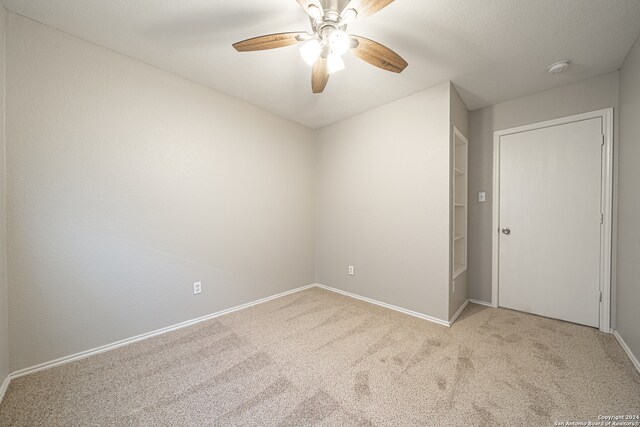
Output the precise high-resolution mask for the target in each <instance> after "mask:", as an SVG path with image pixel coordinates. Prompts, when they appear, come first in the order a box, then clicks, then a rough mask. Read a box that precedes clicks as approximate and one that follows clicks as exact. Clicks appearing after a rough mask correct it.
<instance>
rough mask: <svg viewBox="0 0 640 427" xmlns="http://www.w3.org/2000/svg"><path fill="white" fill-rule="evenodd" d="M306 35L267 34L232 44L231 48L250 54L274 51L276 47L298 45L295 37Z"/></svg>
mask: <svg viewBox="0 0 640 427" xmlns="http://www.w3.org/2000/svg"><path fill="white" fill-rule="evenodd" d="M306 34H307V33H305V32H295V33H277V34H268V35H266V36H259V37H253V38H251V39H247V40H243V41H241V42H238V43H234V44H233V47H234V48H235V49H236V50H237V51H238V52H252V51H255V50H266V49H276V48H278V47H285V46H290V45H292V44H296V43H298V39H297V38H296V37H297V36H303V35H306Z"/></svg>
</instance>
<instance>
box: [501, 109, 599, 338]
mask: <svg viewBox="0 0 640 427" xmlns="http://www.w3.org/2000/svg"><path fill="white" fill-rule="evenodd" d="M602 134H603V132H602V118H601V117H598V118H593V119H588V120H581V121H576V122H572V123H567V124H561V125H557V126H550V127H546V128H541V129H535V130H530V131H525V132H520V133H514V134H509V135H503V136H501V137H500V143H499V149H500V153H499V155H500V169H499V191H500V194H499V197H500V199H499V224H500V238H499V266H498V269H499V272H498V281H499V282H498V286H499V287H498V290H499V291H498V304H499V305H500V306H502V307H506V308H511V309H514V310H520V311H526V312H530V313H534V314H539V315H542V316H547V317H553V318H557V319H562V320H567V321H570V322H575V323H580V324H584V325H589V326H595V327H598V325H599V305H600V304H599V301H600V227H601V212H602V209H601V200H602V198H601V196H602V195H601V185H602V184H601V182H602V181H601V180H602V141H603V136H602Z"/></svg>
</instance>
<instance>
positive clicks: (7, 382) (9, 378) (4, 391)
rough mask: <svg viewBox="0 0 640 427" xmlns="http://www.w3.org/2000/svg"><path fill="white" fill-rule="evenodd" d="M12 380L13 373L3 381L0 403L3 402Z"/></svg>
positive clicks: (0, 390) (0, 389)
mask: <svg viewBox="0 0 640 427" xmlns="http://www.w3.org/2000/svg"><path fill="white" fill-rule="evenodd" d="M10 381H11V375H7V378H5V379H4V381H2V385H0V403H1V402H2V398H3V397H4V394H5V393H6V391H7V389H8V388H9V382H10Z"/></svg>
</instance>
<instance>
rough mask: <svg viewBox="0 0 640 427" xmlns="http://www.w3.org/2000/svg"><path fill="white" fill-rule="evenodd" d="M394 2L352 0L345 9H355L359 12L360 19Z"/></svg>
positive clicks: (390, 0)
mask: <svg viewBox="0 0 640 427" xmlns="http://www.w3.org/2000/svg"><path fill="white" fill-rule="evenodd" d="M391 3H393V0H351V1H350V2H349V4H347V6H346V7H345V8H344V9H343V11H344V10H347V9H355V11H356V12H358V19H361V18H364V17H366V16H369V15H373V14H374V13H376V12H378V11H380V10H381V9H384V8H385V7H387V6H389V5H390V4H391Z"/></svg>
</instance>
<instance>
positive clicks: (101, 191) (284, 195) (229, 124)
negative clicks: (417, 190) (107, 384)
mask: <svg viewBox="0 0 640 427" xmlns="http://www.w3.org/2000/svg"><path fill="white" fill-rule="evenodd" d="M7 25H8V34H7V65H8V66H7V85H6V87H7V104H8V106H9V108H8V109H7V140H6V144H7V173H8V175H7V177H8V185H9V187H8V190H9V191H8V194H7V229H8V236H7V238H8V248H9V252H8V255H9V256H8V266H9V271H8V275H9V283H10V287H11V289H10V295H9V302H10V308H11V311H10V313H9V315H10V323H11V331H10V362H11V369H12V370H17V369H20V368H24V367H28V366H32V365H34V364H37V363H40V362H45V361H50V360H52V359H55V358H57V357H61V356H66V355H69V354H72V353H75V352H79V351H83V350H87V349H90V348H93V347H96V346H100V345H103V344H108V343H111V342H114V341H117V340H120V339H124V338H128V337H131V336H135V335H137V334H140V333H145V332H149V331H152V330H155V329H158V328H161V327H165V326H168V325H172V324H175V323H178V322H181V321H185V320H188V319H192V318H196V317H198V316H202V315H206V314H209V313H212V312H216V311H219V310H222V309H226V308H229V307H233V306H236V305H239V304H242V303H247V302H250V301H253V300H256V299H259V298H262V297H266V296H270V295H274V294H277V293H279V292H283V291H286V290H290V289H293V288H296V287H299V286H302V285H308V284H310V283H313V282H314V234H313V233H314V227H313V222H314V212H313V207H314V198H313V194H314V169H313V166H314V163H313V158H314V157H313V156H314V149H313V132H312V131H311V130H309V129H307V128H304V127H302V126H300V125H297V124H294V123H292V122H289V121H286V120H284V119H282V118H279V117H276V116H274V115H272V114H269V113H266V112H264V111H262V110H259V109H257V108H254V107H252V106H250V105H248V104H246V103H243V102H240V101H237V100H234V99H232V98H229V97H226V96H223V95H221V94H219V93H217V92H214V91H211V90H208V89H205V88H204V87H202V86H199V85H196V84H193V83H191V82H189V81H186V80H184V79H182V78H179V77H176V76H174V75H172V74H169V73H166V72H163V71H160V70H158V69H155V68H153V67H150V66H147V65H145V64H142V63H140V62H138V61H135V60H132V59H129V58H127V57H124V56H122V55H119V54H116V53H114V52H112V51H109V50H107V49H103V48H100V47H98V46H96V45H93V44H90V43H87V42H85V41H82V40H80V39H77V38H74V37H72V36H69V35H66V34H64V33H62V32H59V31H56V30H53V29H51V28H49V27H46V26H44V25H41V24H38V23H36V22H34V21H31V20H28V19H26V18H23V17H20V16H18V15H14V14H9V16H8V23H7ZM197 280H202V281H203V291H202V294H200V295H198V296H194V295H192V282H194V281H197Z"/></svg>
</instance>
